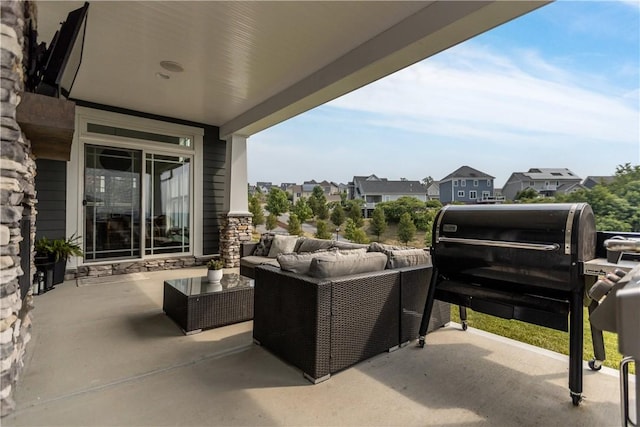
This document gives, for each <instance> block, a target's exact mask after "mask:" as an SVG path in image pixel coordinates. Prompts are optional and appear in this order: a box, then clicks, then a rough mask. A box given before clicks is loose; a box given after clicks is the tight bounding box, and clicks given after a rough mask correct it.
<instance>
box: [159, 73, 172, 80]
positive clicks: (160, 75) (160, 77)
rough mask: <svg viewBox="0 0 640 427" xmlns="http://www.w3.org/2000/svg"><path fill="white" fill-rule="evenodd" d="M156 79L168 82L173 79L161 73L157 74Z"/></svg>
mask: <svg viewBox="0 0 640 427" xmlns="http://www.w3.org/2000/svg"><path fill="white" fill-rule="evenodd" d="M156 77H157V78H159V79H162V80H168V79H170V78H171V77H170V76H169V75H168V74H165V73H161V72H157V73H156Z"/></svg>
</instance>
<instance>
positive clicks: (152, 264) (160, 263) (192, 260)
mask: <svg viewBox="0 0 640 427" xmlns="http://www.w3.org/2000/svg"><path fill="white" fill-rule="evenodd" d="M211 258H213V257H202V258H196V257H193V256H186V257H174V258H162V259H153V260H141V261H123V262H114V263H111V264H104V265H83V266H80V267H78V269H77V270H76V271H75V272H74V271H73V270H67V272H66V274H65V277H64V278H65V280H73V279H75V278H80V277H102V276H111V275H115V274H128V273H140V272H144V271H159V270H175V269H178V268H188V267H195V266H199V265H205V264H206V263H207V261H208V260H209V259H211Z"/></svg>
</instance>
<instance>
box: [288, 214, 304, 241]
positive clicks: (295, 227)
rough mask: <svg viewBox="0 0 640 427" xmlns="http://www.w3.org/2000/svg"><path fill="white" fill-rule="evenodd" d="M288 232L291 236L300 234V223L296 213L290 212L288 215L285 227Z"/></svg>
mask: <svg viewBox="0 0 640 427" xmlns="http://www.w3.org/2000/svg"><path fill="white" fill-rule="evenodd" d="M287 230H288V231H289V234H291V235H292V236H302V225H301V224H300V220H299V219H298V215H296V214H294V213H292V214H291V215H289V225H288V227H287Z"/></svg>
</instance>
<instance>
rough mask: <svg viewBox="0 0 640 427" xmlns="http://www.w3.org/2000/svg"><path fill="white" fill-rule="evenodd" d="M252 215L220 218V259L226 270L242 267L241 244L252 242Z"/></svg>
mask: <svg viewBox="0 0 640 427" xmlns="http://www.w3.org/2000/svg"><path fill="white" fill-rule="evenodd" d="M251 218H252V217H251V214H246V215H244V214H228V215H223V216H222V217H221V218H220V224H221V225H220V258H221V259H222V261H223V262H224V266H225V268H233V267H240V243H242V242H250V241H251V234H252V231H253V221H252V219H251Z"/></svg>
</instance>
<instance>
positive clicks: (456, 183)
mask: <svg viewBox="0 0 640 427" xmlns="http://www.w3.org/2000/svg"><path fill="white" fill-rule="evenodd" d="M453 186H454V187H457V186H458V180H457V179H454V180H453Z"/></svg>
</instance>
